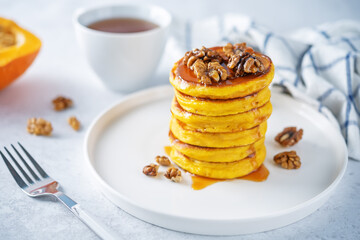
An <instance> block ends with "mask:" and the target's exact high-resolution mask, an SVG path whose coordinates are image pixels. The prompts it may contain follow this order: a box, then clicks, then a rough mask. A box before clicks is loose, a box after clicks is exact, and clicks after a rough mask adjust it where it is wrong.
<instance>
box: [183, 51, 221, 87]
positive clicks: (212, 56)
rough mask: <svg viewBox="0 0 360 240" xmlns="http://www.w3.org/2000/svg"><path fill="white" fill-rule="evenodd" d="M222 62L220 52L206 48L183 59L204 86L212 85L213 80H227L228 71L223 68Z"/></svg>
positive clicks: (188, 54)
mask: <svg viewBox="0 0 360 240" xmlns="http://www.w3.org/2000/svg"><path fill="white" fill-rule="evenodd" d="M222 61H223V59H222V57H221V56H220V55H219V53H218V52H216V51H214V50H211V49H208V48H205V47H202V48H201V49H194V50H192V51H189V52H187V53H186V54H185V56H184V58H183V63H184V64H185V65H186V66H187V67H188V68H190V69H191V70H193V71H194V73H195V75H196V77H197V78H198V79H199V80H200V82H201V83H203V84H211V83H212V82H211V79H213V80H214V81H216V82H218V81H220V80H226V78H227V71H226V69H225V68H224V67H223V66H221V64H220V63H221V62H222Z"/></svg>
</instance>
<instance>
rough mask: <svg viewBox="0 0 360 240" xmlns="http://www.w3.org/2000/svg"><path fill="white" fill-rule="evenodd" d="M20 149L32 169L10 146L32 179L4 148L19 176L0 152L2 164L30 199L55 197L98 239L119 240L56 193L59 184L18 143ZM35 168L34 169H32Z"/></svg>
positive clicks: (64, 197) (77, 206)
mask: <svg viewBox="0 0 360 240" xmlns="http://www.w3.org/2000/svg"><path fill="white" fill-rule="evenodd" d="M18 144H19V146H20V148H21V149H22V150H23V151H24V153H25V155H26V156H27V158H28V159H29V160H30V162H31V164H32V165H33V168H32V167H31V166H30V165H29V163H28V162H27V161H26V160H25V159H24V158H23V157H22V155H21V154H20V153H19V151H18V150H17V149H16V148H15V147H14V145H12V144H11V147H12V148H13V149H14V151H15V153H16V154H17V155H18V157H19V158H20V160H21V162H22V163H23V165H24V166H25V167H26V169H27V170H28V172H29V173H30V174H31V176H32V178H31V177H30V176H29V175H28V174H27V173H26V171H25V170H24V169H23V167H21V165H20V164H19V162H18V161H17V160H16V159H15V158H14V157H13V155H12V154H11V153H10V151H9V150H8V149H7V148H6V147H4V149H5V151H6V152H7V154H8V155H9V156H10V158H11V159H12V161H13V162H14V163H15V166H16V168H17V169H18V170H19V171H20V172H21V175H22V176H23V177H21V175H20V174H19V173H18V172H17V171H16V170H15V168H14V167H13V166H12V164H11V163H10V162H9V160H8V159H7V158H6V157H5V155H4V154H3V153H2V152H1V151H0V155H1V157H2V158H3V159H4V162H5V164H6V166H7V168H8V169H9V171H10V173H11V175H12V176H13V177H14V179H15V181H16V183H17V184H18V185H19V187H20V188H21V189H22V190H23V191H24V192H25V193H26V194H27V195H28V196H30V197H40V196H45V195H52V196H55V197H56V198H57V199H58V200H60V202H62V203H63V204H64V205H65V206H66V207H67V208H68V209H69V210H70V211H71V212H72V213H74V214H75V216H77V217H78V218H79V219H80V220H81V221H82V222H84V223H85V224H86V225H87V226H88V227H89V228H90V229H92V230H93V231H94V232H95V233H96V234H97V235H98V236H99V237H100V238H102V239H106V240H107V239H121V238H119V237H118V236H116V235H115V234H114V233H113V232H112V231H110V230H109V229H107V228H106V227H105V226H104V225H102V224H101V223H99V222H97V221H95V219H94V218H93V217H91V216H90V215H88V214H87V213H85V211H84V210H83V209H81V208H80V205H79V204H78V203H76V202H75V201H74V200H72V199H71V198H69V197H68V196H66V195H65V194H64V193H63V192H60V191H58V190H57V189H58V187H59V183H58V182H57V181H55V180H53V179H52V178H51V177H49V175H47V173H46V172H45V171H44V170H43V169H42V168H41V167H40V165H39V164H38V163H37V162H36V161H35V159H34V158H33V157H32V156H31V155H30V154H29V153H28V151H26V149H25V148H24V147H23V146H22V145H21V144H20V143H19V142H18ZM34 168H35V169H34Z"/></svg>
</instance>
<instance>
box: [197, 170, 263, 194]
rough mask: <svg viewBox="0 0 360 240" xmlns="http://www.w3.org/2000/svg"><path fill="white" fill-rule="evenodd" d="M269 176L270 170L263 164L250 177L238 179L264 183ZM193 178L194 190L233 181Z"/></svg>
mask: <svg viewBox="0 0 360 240" xmlns="http://www.w3.org/2000/svg"><path fill="white" fill-rule="evenodd" d="M268 176H269V170H268V169H267V168H266V167H265V165H264V164H261V166H260V167H259V168H258V169H256V170H255V171H253V172H251V173H249V174H248V175H245V176H243V177H239V178H236V179H242V180H248V181H253V182H263V181H265V180H266V179H267V178H268ZM191 178H192V185H191V187H192V189H194V190H201V189H204V188H206V187H208V186H210V185H212V184H214V183H217V182H224V181H231V180H225V179H215V178H207V177H201V176H196V175H194V176H191Z"/></svg>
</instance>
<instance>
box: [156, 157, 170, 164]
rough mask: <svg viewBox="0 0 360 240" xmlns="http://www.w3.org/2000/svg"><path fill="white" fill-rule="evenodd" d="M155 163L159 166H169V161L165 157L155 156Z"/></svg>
mask: <svg viewBox="0 0 360 240" xmlns="http://www.w3.org/2000/svg"><path fill="white" fill-rule="evenodd" d="M155 161H156V162H157V163H158V164H160V165H161V166H170V164H171V163H170V160H169V158H168V157H166V156H156V157H155Z"/></svg>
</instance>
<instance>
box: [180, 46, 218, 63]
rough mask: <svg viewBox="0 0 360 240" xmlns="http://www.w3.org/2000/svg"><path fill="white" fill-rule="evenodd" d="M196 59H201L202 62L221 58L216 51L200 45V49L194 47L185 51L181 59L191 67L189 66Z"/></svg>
mask: <svg viewBox="0 0 360 240" xmlns="http://www.w3.org/2000/svg"><path fill="white" fill-rule="evenodd" d="M197 59H201V60H203V61H204V62H211V61H217V62H222V58H221V56H220V54H219V53H218V52H216V51H214V50H211V49H209V48H206V47H202V48H201V49H198V48H195V49H194V50H192V51H188V52H186V53H185V56H184V59H183V63H184V64H185V65H186V66H187V67H188V68H191V66H192V65H193V64H194V63H195V61H196V60H197Z"/></svg>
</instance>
